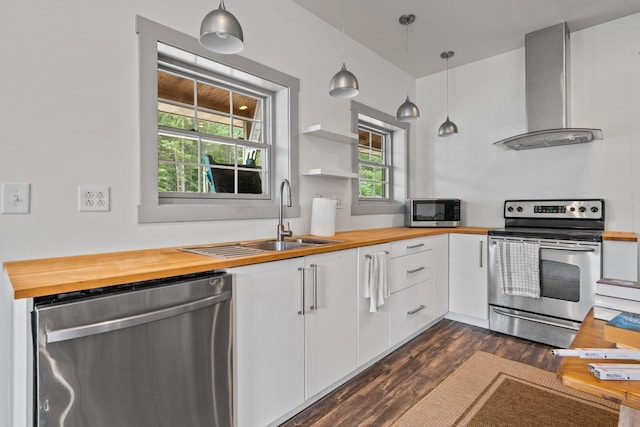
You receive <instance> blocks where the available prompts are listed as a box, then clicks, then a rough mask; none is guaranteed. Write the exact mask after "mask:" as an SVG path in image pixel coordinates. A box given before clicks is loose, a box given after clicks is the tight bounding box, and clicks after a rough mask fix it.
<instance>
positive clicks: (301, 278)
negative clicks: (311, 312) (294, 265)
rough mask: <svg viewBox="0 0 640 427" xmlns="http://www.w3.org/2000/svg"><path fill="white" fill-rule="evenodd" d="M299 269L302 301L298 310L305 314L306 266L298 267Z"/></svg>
mask: <svg viewBox="0 0 640 427" xmlns="http://www.w3.org/2000/svg"><path fill="white" fill-rule="evenodd" d="M298 271H299V272H300V282H301V283H302V300H301V301H300V310H298V314H299V315H301V316H304V288H305V286H304V268H303V267H298Z"/></svg>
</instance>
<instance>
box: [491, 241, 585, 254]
mask: <svg viewBox="0 0 640 427" xmlns="http://www.w3.org/2000/svg"><path fill="white" fill-rule="evenodd" d="M502 241H503V240H500V241H493V242H492V243H493V244H494V245H497V244H498V243H499V242H502ZM540 249H555V250H558V251H572V252H595V251H596V248H594V247H591V246H578V245H576V246H561V245H540Z"/></svg>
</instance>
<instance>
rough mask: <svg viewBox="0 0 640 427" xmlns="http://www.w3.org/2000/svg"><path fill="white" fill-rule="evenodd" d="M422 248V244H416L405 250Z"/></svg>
mask: <svg viewBox="0 0 640 427" xmlns="http://www.w3.org/2000/svg"><path fill="white" fill-rule="evenodd" d="M423 246H424V243H418V244H417V245H410V246H407V249H417V248H421V247H423Z"/></svg>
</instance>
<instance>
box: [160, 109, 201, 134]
mask: <svg viewBox="0 0 640 427" xmlns="http://www.w3.org/2000/svg"><path fill="white" fill-rule="evenodd" d="M193 123H194V119H193V109H190V108H185V107H180V106H177V105H172V104H167V103H164V102H158V124H159V125H160V126H167V127H172V128H176V129H187V130H193V129H194V127H193Z"/></svg>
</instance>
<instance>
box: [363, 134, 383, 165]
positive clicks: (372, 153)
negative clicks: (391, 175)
mask: <svg viewBox="0 0 640 427" xmlns="http://www.w3.org/2000/svg"><path fill="white" fill-rule="evenodd" d="M384 153H385V135H382V134H378V133H374V132H370V131H368V130H365V129H359V130H358V159H360V160H364V161H367V162H371V163H379V164H385V162H386V159H385V156H384Z"/></svg>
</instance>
